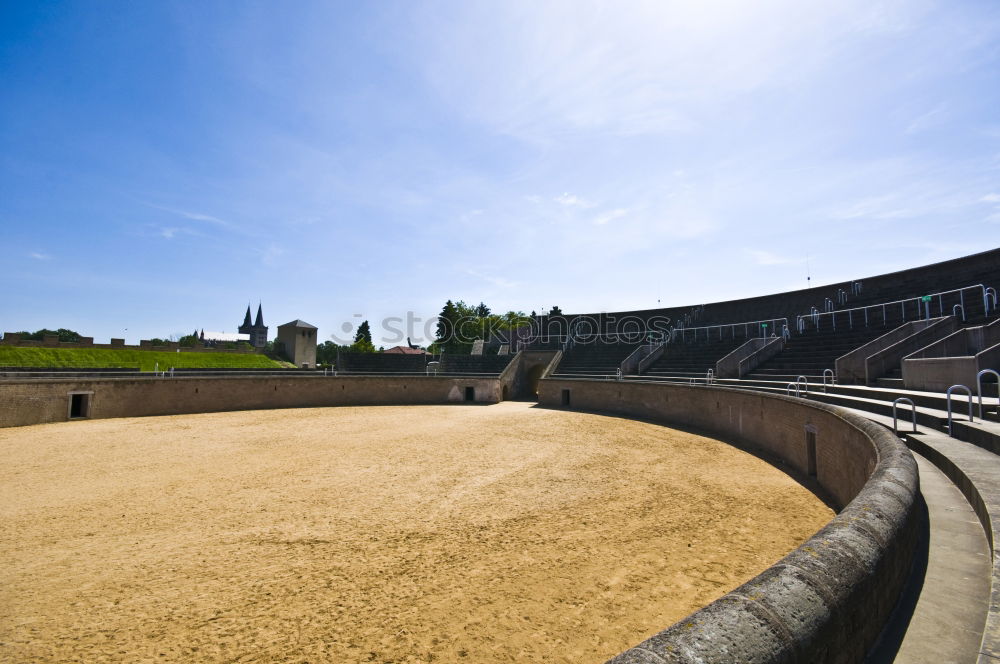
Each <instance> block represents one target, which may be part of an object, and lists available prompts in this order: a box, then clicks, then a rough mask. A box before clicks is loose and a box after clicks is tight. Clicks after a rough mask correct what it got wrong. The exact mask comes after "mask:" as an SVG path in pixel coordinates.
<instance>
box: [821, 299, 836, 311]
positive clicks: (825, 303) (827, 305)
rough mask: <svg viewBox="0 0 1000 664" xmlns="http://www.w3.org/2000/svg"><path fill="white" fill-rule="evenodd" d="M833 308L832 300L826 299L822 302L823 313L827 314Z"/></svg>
mask: <svg viewBox="0 0 1000 664" xmlns="http://www.w3.org/2000/svg"><path fill="white" fill-rule="evenodd" d="M835 308H836V307H835V306H834V304H833V300H831V299H830V298H826V299H825V300H823V309H824V313H829V312H831V311H833V310H834V309H835Z"/></svg>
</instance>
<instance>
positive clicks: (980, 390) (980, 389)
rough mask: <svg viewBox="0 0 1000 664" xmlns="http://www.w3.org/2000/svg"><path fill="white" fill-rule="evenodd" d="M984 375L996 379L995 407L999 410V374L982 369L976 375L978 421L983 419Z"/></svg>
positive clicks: (991, 370)
mask: <svg viewBox="0 0 1000 664" xmlns="http://www.w3.org/2000/svg"><path fill="white" fill-rule="evenodd" d="M986 374H993V375H994V376H996V377H997V390H998V392H997V396H998V398H997V406H998V408H1000V373H997V372H996V371H994V370H993V369H983V370H982V371H980V372H979V373H977V374H976V393H977V394H978V395H979V419H981V420H982V419H983V376H985V375H986ZM983 421H985V420H983Z"/></svg>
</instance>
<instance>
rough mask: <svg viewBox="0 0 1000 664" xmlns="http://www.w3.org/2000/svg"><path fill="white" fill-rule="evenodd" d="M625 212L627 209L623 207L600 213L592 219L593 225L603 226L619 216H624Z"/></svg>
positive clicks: (626, 212)
mask: <svg viewBox="0 0 1000 664" xmlns="http://www.w3.org/2000/svg"><path fill="white" fill-rule="evenodd" d="M626 214H628V210H627V209H625V208H616V209H614V210H611V211H610V212H605V213H604V214H602V215H600V216H598V217H597V218H596V219H594V225H595V226H604V225H605V224H607V223H608V222H609V221H614V220H615V219H618V218H619V217H624V216H625V215H626Z"/></svg>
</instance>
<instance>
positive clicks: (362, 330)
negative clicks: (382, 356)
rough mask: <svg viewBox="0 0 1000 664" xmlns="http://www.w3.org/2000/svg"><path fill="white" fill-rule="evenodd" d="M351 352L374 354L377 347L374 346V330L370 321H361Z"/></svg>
mask: <svg viewBox="0 0 1000 664" xmlns="http://www.w3.org/2000/svg"><path fill="white" fill-rule="evenodd" d="M351 351H352V352H354V353H374V352H375V346H374V344H372V330H371V326H370V325H368V321H366V320H365V321H361V325H358V333H357V334H355V335H354V343H353V344H351Z"/></svg>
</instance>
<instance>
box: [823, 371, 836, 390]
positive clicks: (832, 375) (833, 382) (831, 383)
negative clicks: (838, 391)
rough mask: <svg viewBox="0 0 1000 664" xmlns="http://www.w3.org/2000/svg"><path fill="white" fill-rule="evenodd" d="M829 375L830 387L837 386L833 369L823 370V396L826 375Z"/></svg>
mask: <svg viewBox="0 0 1000 664" xmlns="http://www.w3.org/2000/svg"><path fill="white" fill-rule="evenodd" d="M827 373H829V374H830V385H831V386H833V385H836V384H837V374H835V373H833V369H823V394H826V374H827Z"/></svg>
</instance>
